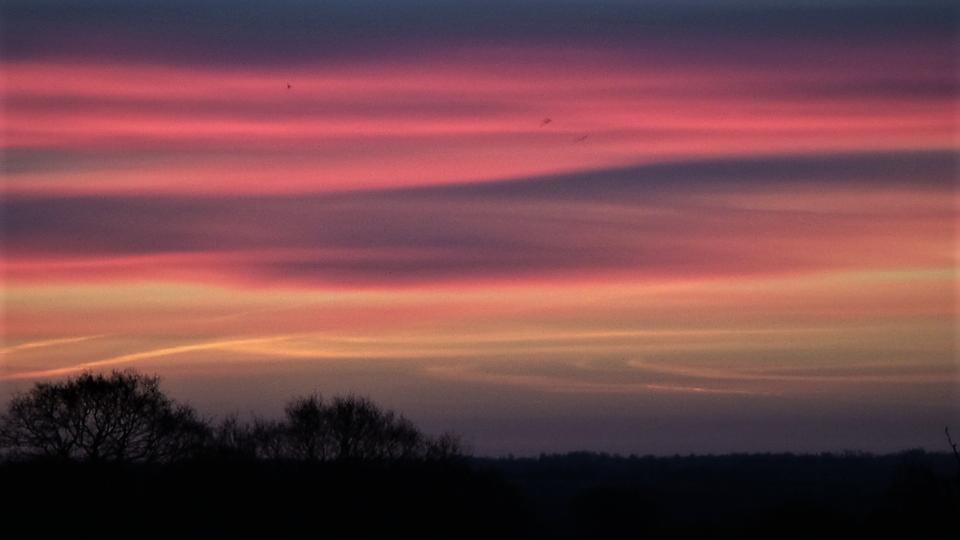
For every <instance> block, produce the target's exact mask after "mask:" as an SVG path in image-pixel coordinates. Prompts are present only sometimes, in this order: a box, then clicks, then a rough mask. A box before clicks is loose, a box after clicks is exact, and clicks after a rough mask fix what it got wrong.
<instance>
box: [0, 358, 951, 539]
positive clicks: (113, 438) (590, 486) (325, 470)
mask: <svg viewBox="0 0 960 540" xmlns="http://www.w3.org/2000/svg"><path fill="white" fill-rule="evenodd" d="M0 451H2V455H3V458H4V459H3V461H2V463H0V524H2V525H0V534H3V533H8V532H13V533H20V534H19V535H16V536H7V535H6V534H4V536H5V537H11V538H13V537H16V538H19V537H21V536H25V535H26V534H29V535H30V536H39V537H51V536H61V537H92V536H97V537H101V538H103V537H107V538H109V537H117V538H119V537H123V538H129V537H147V538H151V537H158V538H159V537H178V538H184V537H186V538H199V537H204V538H210V537H215V538H220V537H228V536H242V537H257V536H259V537H267V538H283V537H292V536H314V537H334V538H337V537H345V536H349V537H360V538H367V537H387V536H397V535H404V536H406V535H415V537H417V538H423V537H437V538H440V537H442V538H464V537H467V538H491V537H493V538H496V537H500V538H504V537H506V538H515V537H524V538H531V537H542V538H621V537H623V538H639V537H646V538H694V537H696V538H701V537H704V536H710V537H719V538H747V537H756V538H760V537H763V538H768V537H779V538H784V537H785V538H809V537H810V536H812V535H822V534H831V535H833V534H840V535H850V536H854V535H856V536H866V535H871V536H875V537H890V536H894V535H896V536H902V537H909V538H925V537H933V536H934V535H938V536H942V535H943V532H944V531H947V532H950V531H953V532H955V531H956V528H957V526H956V517H957V515H958V510H960V482H958V479H957V472H958V470H957V463H956V462H954V461H953V458H954V456H953V455H951V454H949V453H946V452H944V453H928V452H924V451H920V450H917V451H910V452H905V453H900V454H892V455H871V454H865V453H843V454H821V455H792V454H750V455H725V456H676V457H650V456H646V457H637V456H631V457H620V456H610V455H605V454H595V453H586V452H580V453H572V454H565V455H541V456H540V457H537V458H512V457H511V458H478V457H470V456H468V455H467V454H466V452H465V451H464V449H463V446H462V445H461V444H460V443H459V440H458V438H457V437H456V436H454V435H451V434H445V435H442V436H439V437H431V436H428V435H426V434H424V433H422V432H421V431H420V430H419V429H417V428H416V426H414V425H413V424H412V423H411V422H410V421H409V420H407V419H405V418H404V417H403V416H402V415H399V414H397V413H394V412H392V411H388V410H384V409H382V408H380V407H379V406H377V405H376V404H375V403H373V402H371V401H370V400H368V399H366V398H362V397H358V396H345V397H336V398H333V399H330V400H325V399H323V398H322V397H321V396H319V395H309V396H303V397H299V398H296V399H293V400H291V401H290V402H289V403H288V404H287V406H286V408H285V410H284V415H283V417H282V418H280V419H277V420H266V419H254V420H251V421H248V422H247V421H241V420H240V419H238V418H237V417H229V418H227V419H225V420H222V421H219V422H211V421H208V420H205V419H203V418H201V417H200V416H199V415H198V414H197V412H196V411H194V410H193V409H192V408H190V407H188V406H186V405H184V404H180V403H177V402H175V401H174V400H171V399H170V398H168V397H166V396H165V395H164V394H163V393H162V392H161V391H160V388H159V380H158V379H157V378H156V377H150V376H145V375H141V374H138V373H136V372H131V371H127V372H115V373H112V374H109V375H93V374H84V375H80V376H78V377H76V378H72V379H68V380H66V381H63V382H57V383H41V384H37V385H36V386H34V387H33V388H32V389H31V390H30V391H28V392H26V393H23V394H20V395H18V396H16V397H14V399H12V400H11V401H10V403H9V404H8V406H7V410H6V412H5V413H4V414H3V416H2V417H0Z"/></svg>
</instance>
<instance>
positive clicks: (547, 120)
mask: <svg viewBox="0 0 960 540" xmlns="http://www.w3.org/2000/svg"><path fill="white" fill-rule="evenodd" d="M550 122H553V120H551V119H549V118H544V119H543V121H542V122H540V127H543V126H545V125H547V124H549V123H550Z"/></svg>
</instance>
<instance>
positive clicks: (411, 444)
mask: <svg viewBox="0 0 960 540" xmlns="http://www.w3.org/2000/svg"><path fill="white" fill-rule="evenodd" d="M216 438H217V444H218V446H219V448H220V450H221V451H224V452H227V453H229V454H233V455H237V456H241V457H247V458H259V459H280V460H291V461H314V462H316V461H332V462H339V463H351V462H354V463H355V462H375V461H403V460H408V461H409V460H432V461H441V460H450V459H454V458H457V457H460V456H462V455H463V453H464V449H463V445H462V444H461V442H460V439H459V437H457V436H456V435H454V434H451V433H444V434H442V435H440V436H439V437H430V436H428V435H425V434H424V433H422V432H421V431H420V430H419V429H417V427H416V426H415V425H414V424H413V422H411V421H410V420H408V419H407V418H405V417H404V416H403V415H400V414H397V413H395V412H393V411H389V410H385V409H382V408H381V407H379V406H378V405H377V404H376V403H374V402H373V401H371V400H369V399H367V398H364V397H360V396H353V395H350V396H338V397H334V398H333V399H331V400H330V401H325V400H324V399H323V397H322V396H320V395H319V394H313V395H308V396H302V397H298V398H295V399H293V400H292V401H290V402H289V403H288V404H287V406H286V407H285V409H284V418H283V419H282V420H280V421H268V420H255V421H254V422H253V423H252V424H246V425H245V424H242V423H240V422H239V421H238V420H237V419H236V418H235V417H230V418H227V419H226V420H225V421H224V422H222V423H221V424H220V426H219V428H218V429H217V435H216Z"/></svg>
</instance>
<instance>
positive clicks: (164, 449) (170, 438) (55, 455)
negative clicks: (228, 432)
mask: <svg viewBox="0 0 960 540" xmlns="http://www.w3.org/2000/svg"><path fill="white" fill-rule="evenodd" d="M208 436H209V428H208V427H207V425H206V424H205V423H204V422H202V421H201V420H200V419H199V418H198V416H197V413H196V412H195V411H194V410H193V409H192V408H191V407H189V406H187V405H183V404H178V403H176V402H174V401H173V400H171V399H170V398H168V397H167V396H165V395H164V394H163V392H161V391H160V386H159V378H158V377H151V376H147V375H142V374H139V373H136V372H133V371H123V372H118V371H115V372H113V373H111V374H110V375H103V374H91V373H85V374H82V375H80V376H78V377H75V378H71V379H67V380H65V381H62V382H56V383H38V384H36V385H35V386H34V387H33V388H32V389H31V390H30V391H29V392H27V393H25V394H20V395H17V396H15V397H14V398H13V399H12V400H11V402H10V404H9V406H8V408H7V412H6V413H5V414H4V415H3V416H0V451H2V452H3V453H4V454H6V455H8V456H14V457H27V458H52V459H60V460H77V461H113V462H170V461H176V460H178V459H182V458H186V457H189V456H191V455H193V454H195V453H196V452H198V451H199V450H200V449H201V448H202V446H203V444H204V443H205V441H206V440H207V438H208Z"/></svg>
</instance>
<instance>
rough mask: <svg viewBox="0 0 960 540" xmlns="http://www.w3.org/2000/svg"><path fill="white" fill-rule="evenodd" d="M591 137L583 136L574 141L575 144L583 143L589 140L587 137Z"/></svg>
mask: <svg viewBox="0 0 960 540" xmlns="http://www.w3.org/2000/svg"><path fill="white" fill-rule="evenodd" d="M589 136H590V135H589V134H587V135H581V136H579V137H577V138H576V139H574V140H573V142H575V143H579V142H583V141H585V140H587V137H589Z"/></svg>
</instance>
